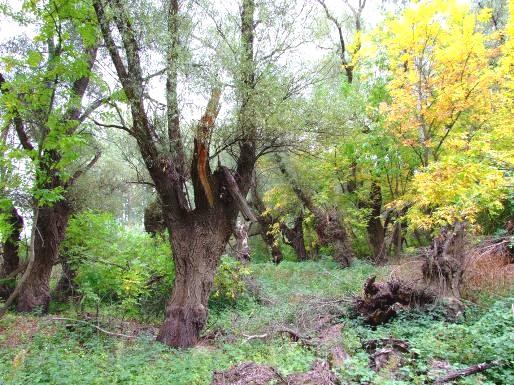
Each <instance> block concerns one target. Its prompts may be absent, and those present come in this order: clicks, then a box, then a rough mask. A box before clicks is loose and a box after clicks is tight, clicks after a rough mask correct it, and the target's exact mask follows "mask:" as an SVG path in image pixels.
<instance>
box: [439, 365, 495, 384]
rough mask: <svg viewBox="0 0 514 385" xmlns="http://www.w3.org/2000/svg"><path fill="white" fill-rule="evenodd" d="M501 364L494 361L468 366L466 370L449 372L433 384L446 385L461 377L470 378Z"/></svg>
mask: <svg viewBox="0 0 514 385" xmlns="http://www.w3.org/2000/svg"><path fill="white" fill-rule="evenodd" d="M502 364H503V361H501V360H494V361H491V362H483V363H481V364H476V365H472V366H468V367H467V368H464V369H459V370H455V371H453V372H450V373H448V374H446V375H444V376H442V377H439V378H437V379H436V380H435V381H434V382H433V384H434V385H441V384H446V383H448V382H450V381H453V380H457V379H459V378H462V377H466V376H471V375H472V374H476V373H480V372H483V371H484V370H487V369H491V368H494V367H496V366H501V365H502Z"/></svg>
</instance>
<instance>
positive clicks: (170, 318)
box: [157, 210, 232, 347]
mask: <svg viewBox="0 0 514 385" xmlns="http://www.w3.org/2000/svg"><path fill="white" fill-rule="evenodd" d="M170 233H171V243H172V247H173V259H174V261H175V284H174V287H173V292H172V295H171V298H170V300H169V302H168V304H167V306H166V319H165V321H164V324H163V325H162V326H161V329H160V331H159V335H158V336H157V340H158V341H160V342H163V343H165V344H167V345H171V346H175V347H188V346H193V345H195V344H196V343H197V342H198V339H199V337H200V331H201V330H202V328H203V326H204V324H205V321H206V320H207V314H208V310H207V303H208V300H209V295H210V293H211V289H212V284H213V280H214V274H215V272H216V268H217V266H218V264H219V259H220V256H221V254H222V253H223V251H224V250H225V246H226V244H227V242H228V239H229V237H230V235H231V234H232V226H231V224H230V223H229V221H228V220H227V218H226V216H225V215H223V214H222V213H219V212H217V211H215V210H214V211H213V212H206V213H205V214H202V215H198V214H197V215H194V216H191V217H188V220H187V222H186V223H184V224H180V225H176V226H174V227H173V228H170Z"/></svg>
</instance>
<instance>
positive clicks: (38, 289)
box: [16, 200, 71, 312]
mask: <svg viewBox="0 0 514 385" xmlns="http://www.w3.org/2000/svg"><path fill="white" fill-rule="evenodd" d="M70 214H71V207H70V205H69V203H68V202H67V201H66V200H62V201H59V202H57V203H55V204H54V205H53V206H45V207H41V208H40V209H39V215H38V219H37V223H35V224H34V225H35V226H36V231H35V239H34V263H33V266H32V268H31V270H30V272H29V273H28V276H27V279H26V280H25V281H24V283H23V285H22V287H21V291H20V294H19V297H18V303H17V306H16V310H18V311H20V312H30V311H33V310H36V309H41V310H42V311H43V312H46V311H48V305H49V304H50V275H51V274H52V268H53V266H54V265H55V264H56V263H57V262H58V259H59V245H60V244H61V242H62V240H63V239H64V236H65V233H66V227H67V225H68V220H69V218H70Z"/></svg>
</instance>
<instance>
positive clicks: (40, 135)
mask: <svg viewBox="0 0 514 385" xmlns="http://www.w3.org/2000/svg"><path fill="white" fill-rule="evenodd" d="M15 19H16V20H17V21H18V22H19V23H20V24H21V25H24V24H25V23H28V22H31V21H36V24H35V25H37V27H36V28H35V31H34V32H35V37H34V38H33V39H32V41H30V42H23V41H22V42H15V43H14V47H15V49H11V52H10V53H9V54H8V55H5V56H4V57H3V64H4V65H5V71H2V73H0V90H1V93H0V109H1V110H2V112H3V113H2V117H1V118H2V127H4V132H3V137H5V138H7V139H9V138H10V140H8V142H9V143H8V144H9V145H8V146H6V147H3V151H2V157H4V158H5V159H12V160H13V162H15V163H16V165H15V167H13V170H18V172H20V173H22V174H23V175H22V176H21V177H20V178H21V179H22V180H24V181H25V187H24V189H25V192H26V195H27V196H28V199H26V200H27V201H28V202H27V206H30V207H31V208H32V209H33V211H34V217H33V218H32V225H33V227H34V230H33V231H32V234H33V235H34V234H35V235H37V236H33V242H32V243H33V247H32V249H33V252H32V253H31V254H32V255H31V258H30V263H29V264H28V267H27V268H26V271H25V273H24V275H23V278H22V280H21V281H20V283H19V284H18V288H17V289H16V290H15V291H14V293H13V294H14V296H12V297H11V298H10V299H9V300H8V301H7V304H10V303H12V302H13V300H14V299H15V297H16V296H18V302H17V310H19V311H32V310H35V309H41V310H43V311H46V310H47V309H48V305H49V302H50V285H49V284H50V275H51V272H52V268H53V266H54V265H55V264H56V263H57V261H58V253H59V244H60V243H61V241H62V240H63V238H64V235H65V231H66V227H67V223H68V219H69V217H70V215H71V213H72V205H71V202H70V201H69V199H68V190H69V189H70V187H71V186H72V185H73V184H74V183H75V181H76V180H77V178H79V177H80V176H81V175H82V174H83V173H84V172H85V171H87V169H89V168H90V167H91V166H93V165H94V163H95V162H96V160H97V159H98V157H99V153H96V154H94V152H93V153H91V151H89V150H87V147H88V146H87V145H88V143H90V141H89V138H90V137H91V136H90V134H87V129H86V127H85V125H84V122H85V120H86V119H87V117H88V116H89V114H90V113H91V112H92V111H93V110H94V109H95V108H96V107H98V106H99V105H100V104H101V102H102V99H97V100H95V99H94V97H93V95H94V93H90V92H89V93H88V91H90V90H91V87H90V83H91V82H90V78H91V72H92V68H93V65H94V63H95V60H96V53H97V49H98V45H97V40H98V34H97V29H96V25H95V23H94V13H93V12H92V9H91V8H90V7H88V6H87V4H86V3H84V2H82V1H64V0H49V1H43V2H37V3H36V2H30V3H29V2H27V4H26V6H24V8H23V10H22V12H21V13H20V14H17V15H15ZM88 96H89V97H88ZM88 99H89V102H91V104H87V106H84V105H85V104H86V103H87V102H88ZM6 143H7V141H6ZM27 175H28V177H27ZM1 182H2V189H4V187H5V186H4V183H5V179H2V181H1ZM20 188H23V187H20ZM20 188H18V190H20ZM4 190H5V189H4ZM4 193H5V194H7V196H8V198H13V197H12V196H11V195H13V194H16V191H4ZM14 200H16V199H14ZM2 310H5V309H2Z"/></svg>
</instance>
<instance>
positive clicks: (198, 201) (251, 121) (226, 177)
mask: <svg viewBox="0 0 514 385" xmlns="http://www.w3.org/2000/svg"><path fill="white" fill-rule="evenodd" d="M193 3H194V4H198V2H193ZM194 4H193V5H194ZM93 5H94V9H95V12H96V15H97V18H98V22H99V25H100V28H101V31H102V35H103V38H104V42H105V46H106V47H107V49H108V52H109V55H110V58H111V60H112V64H113V66H114V68H115V70H116V73H117V75H118V78H119V82H120V84H121V87H122V89H123V92H124V95H125V97H126V101H127V104H128V106H129V109H130V118H131V119H130V123H125V124H123V123H122V124H118V126H119V127H120V128H122V129H123V130H125V131H127V132H128V133H129V134H130V135H131V136H132V137H133V138H134V139H135V140H136V142H137V145H138V147H139V150H140V152H141V156H142V158H143V161H144V163H145V165H146V168H147V170H148V173H149V175H150V177H151V180H152V183H153V184H154V185H155V189H156V192H157V194H158V197H159V200H160V202H161V205H162V213H163V218H164V222H165V224H166V227H167V229H168V230H169V233H170V242H171V247H172V250H173V253H172V254H173V259H174V263H175V270H176V272H175V274H176V277H175V283H174V288H173V292H172V295H171V298H170V300H169V303H168V304H167V307H166V318H165V321H164V324H163V325H162V327H161V329H160V332H159V334H158V337H157V339H158V340H159V341H161V342H163V343H166V344H168V345H172V346H176V347H187V346H191V345H194V344H195V343H196V342H197V341H198V338H199V334H200V331H201V329H202V327H203V326H204V324H205V321H206V319H207V302H208V298H209V295H210V292H211V288H212V283H213V277H214V273H215V271H216V268H217V266H218V263H219V259H220V256H221V254H222V253H223V251H224V249H225V246H226V244H227V242H228V239H229V237H230V235H231V234H232V232H233V226H234V223H235V221H236V218H237V216H238V214H239V212H240V211H241V212H242V214H243V215H244V216H246V217H247V218H252V217H253V214H252V211H251V210H250V209H249V207H248V204H247V202H246V195H247V193H248V191H249V189H250V187H251V182H252V174H253V171H254V167H255V164H256V161H257V159H258V158H259V156H261V155H263V154H265V153H268V152H270V151H273V150H274V149H276V148H277V147H280V141H281V140H283V139H284V135H282V134H280V133H278V132H274V133H272V132H273V131H272V130H271V129H270V127H271V125H272V124H276V120H277V119H278V118H274V119H265V118H264V117H263V115H262V110H261V107H263V108H269V109H270V110H273V109H275V110H277V109H280V108H279V105H280V104H283V103H287V100H288V99H290V98H291V96H292V95H293V94H294V92H296V91H297V90H298V87H297V86H296V84H295V83H294V82H293V81H288V80H289V79H290V78H289V79H287V78H284V79H282V78H281V77H280V76H279V75H280V73H279V71H278V70H277V67H276V65H274V64H272V63H276V62H277V59H278V58H279V57H280V56H282V55H283V54H284V53H285V52H286V51H287V50H288V49H293V48H292V44H294V45H296V46H297V44H298V42H294V43H290V42H289V41H287V40H286V41H279V42H278V43H277V46H273V47H270V46H269V44H270V40H269V36H270V35H268V34H267V33H268V32H269V31H268V30H266V29H265V28H266V27H267V20H266V17H270V16H269V15H273V12H263V14H262V16H263V18H262V19H261V20H259V22H260V24H259V23H258V22H257V20H255V14H256V4H255V1H254V0H243V1H242V4H241V5H240V9H239V10H240V17H239V20H237V19H235V18H234V17H232V16H230V17H227V18H223V16H221V17H220V14H219V13H218V12H217V10H216V4H215V3H213V4H211V5H210V6H209V5H207V6H206V7H205V8H204V9H203V11H204V12H205V14H206V17H205V18H204V19H208V20H211V21H212V24H214V25H215V27H214V28H213V29H212V31H213V33H212V35H216V34H218V36H219V42H220V43H219V45H218V48H219V49H218V50H217V49H216V48H215V49H214V50H215V51H216V53H215V54H216V55H220V56H222V58H221V59H220V60H219V62H220V63H222V64H221V65H220V69H219V71H216V72H219V75H218V73H217V74H216V75H215V76H213V77H217V79H216V80H214V81H212V82H211V83H213V85H212V87H206V88H211V90H210V91H207V93H208V94H210V97H209V101H208V103H207V107H206V109H205V112H204V113H203V115H202V117H201V119H200V120H199V121H198V123H196V124H195V126H194V128H193V130H192V136H193V140H188V139H189V137H188V135H187V131H186V130H185V128H184V127H181V126H184V124H181V119H180V116H181V111H180V110H179V99H180V96H181V95H180V94H179V91H180V89H181V88H180V87H179V83H180V81H179V79H180V67H181V61H180V60H181V59H183V56H184V51H187V44H188V42H187V39H188V36H189V35H188V32H187V31H184V29H186V28H184V25H185V24H188V22H187V21H188V20H190V19H191V18H190V17H191V12H192V11H190V9H191V7H192V6H193V5H192V3H188V2H184V3H182V2H179V1H177V0H170V1H169V2H163V5H164V7H165V9H166V23H167V29H166V31H167V33H166V34H165V35H164V36H165V39H166V40H168V41H169V42H168V44H167V45H166V49H167V53H166V58H165V70H164V71H162V72H161V73H164V74H165V75H166V114H165V120H166V123H165V124H164V126H165V127H166V129H162V126H160V123H159V119H158V118H156V116H155V115H151V114H152V112H151V109H150V108H149V105H150V104H151V100H150V99H149V98H148V87H147V80H148V78H149V77H151V75H149V74H148V73H147V72H148V71H145V68H144V64H145V62H144V59H145V57H144V56H143V55H142V53H143V52H145V51H146V52H148V50H149V47H148V46H145V44H147V43H148V41H151V40H152V39H151V38H147V39H145V38H142V36H144V32H148V28H145V27H144V26H141V25H140V23H139V22H140V19H139V18H138V17H136V16H135V12H137V11H136V10H133V9H131V10H129V9H128V8H127V7H126V6H125V4H124V2H123V1H121V0H109V1H106V0H94V1H93ZM186 5H187V7H186ZM233 5H236V9H237V8H238V7H237V6H238V4H233ZM266 5H268V6H270V7H273V6H275V4H274V3H273V2H269V3H266V2H264V3H263V6H266ZM282 5H283V7H282V12H284V9H287V7H288V3H287V2H283V4H282ZM186 8H187V9H189V11H186V10H184V11H183V9H186ZM188 12H189V13H188ZM283 16H286V15H283ZM221 20H223V21H221ZM227 20H228V21H229V22H230V23H231V24H230V25H228V26H227V24H225V23H226V22H227ZM270 22H271V21H270ZM282 24H284V25H285V24H287V23H282ZM257 25H259V26H260V28H261V29H262V31H263V33H262V38H263V41H264V42H265V44H263V45H262V47H261V48H262V49H263V51H261V52H257V50H256V49H255V45H256V43H257V39H256V33H257V32H258V29H257ZM202 33H204V31H201V32H199V34H198V36H195V37H196V40H197V41H200V42H201V43H200V44H205V46H206V47H212V45H213V44H212V40H213V39H212V35H209V36H206V34H204V35H202ZM283 36H285V35H278V37H279V38H282V39H283ZM288 36H289V35H288ZM279 43H280V45H279ZM221 46H224V47H225V48H226V50H225V51H224V52H225V54H224V55H222V54H219V52H218V51H221V48H220V47H221ZM227 52H228V54H227ZM186 56H187V52H186ZM220 56H218V59H219V58H220ZM259 57H260V60H259V59H258V58H259ZM200 59H201V58H200ZM203 59H205V58H203ZM227 62H230V63H231V64H226V63H227ZM213 65H214V66H215V65H216V64H215V63H212V62H209V61H208V62H207V63H205V64H203V65H202V64H200V65H198V63H192V65H190V66H189V67H188V68H190V69H191V68H197V67H202V66H203V67H205V68H206V71H207V69H208V67H211V66H213ZM199 76H201V74H200V75H199ZM223 76H224V77H225V79H223V78H222V77H223ZM227 78H228V79H230V80H228V82H230V87H228V88H230V90H235V91H234V97H233V102H232V104H235V106H236V107H235V111H236V112H235V118H234V119H233V122H232V124H229V126H230V127H229V128H228V129H226V132H225V134H226V135H225V139H224V140H223V139H222V140H221V141H220V140H219V138H220V137H222V136H223V135H224V133H221V132H216V130H214V128H215V126H216V119H217V117H218V112H219V110H220V104H221V103H220V100H221V93H222V89H221V87H220V86H218V84H222V83H225V82H224V80H226V79H227ZM211 80H212V79H211ZM226 81H227V80H226ZM270 89H272V90H273V91H274V92H275V94H274V96H273V97H270V96H269V93H268V91H269V90H270ZM184 93H186V92H185V91H184ZM270 105H271V106H272V108H270V107H269V106H270ZM257 106H259V108H257ZM229 107H230V106H229ZM268 117H269V116H268ZM216 142H217V143H221V145H219V146H218V147H217V149H216V150H214V151H212V152H211V150H212V148H211V147H213V146H214V143H216ZM188 143H191V149H190V151H188V150H189V146H188ZM215 157H216V158H217V166H216V168H215V169H214V170H213V169H212V168H211V164H210V160H211V159H213V158H215ZM221 160H224V161H225V162H227V163H226V164H227V165H226V166H224V165H222V162H221ZM228 162H230V163H228ZM191 192H192V194H190V193H191ZM190 195H192V198H190ZM252 219H255V218H252Z"/></svg>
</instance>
